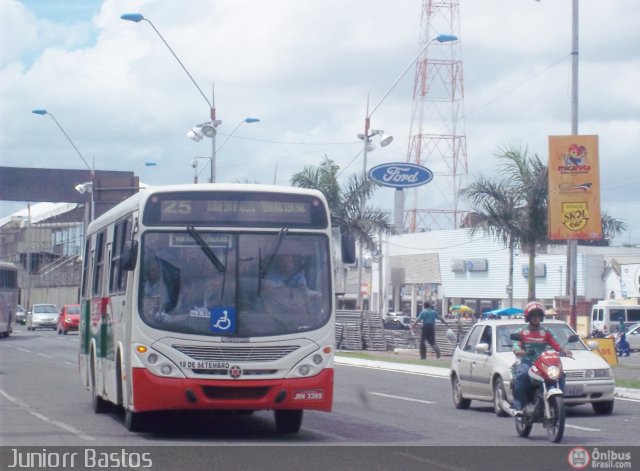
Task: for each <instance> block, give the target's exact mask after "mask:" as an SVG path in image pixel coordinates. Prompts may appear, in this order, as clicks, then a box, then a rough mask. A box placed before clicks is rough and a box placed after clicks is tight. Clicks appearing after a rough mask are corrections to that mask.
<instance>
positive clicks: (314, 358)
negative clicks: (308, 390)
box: [286, 347, 333, 378]
mask: <svg viewBox="0 0 640 471" xmlns="http://www.w3.org/2000/svg"><path fill="white" fill-rule="evenodd" d="M332 358H333V349H332V348H331V347H325V348H323V349H321V350H316V351H315V352H313V353H312V354H310V355H308V356H306V357H305V358H304V359H303V360H302V361H300V362H299V363H298V364H297V365H296V366H295V367H293V368H292V369H291V371H289V374H287V376H286V377H287V378H308V377H309V376H315V375H317V374H319V373H320V372H321V371H322V370H323V369H325V368H326V367H327V364H329V362H330V361H331V359H332Z"/></svg>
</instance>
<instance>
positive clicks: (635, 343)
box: [625, 322, 640, 351]
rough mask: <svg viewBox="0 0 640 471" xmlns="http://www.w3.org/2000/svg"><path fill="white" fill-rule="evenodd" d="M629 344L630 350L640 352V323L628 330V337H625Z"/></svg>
mask: <svg viewBox="0 0 640 471" xmlns="http://www.w3.org/2000/svg"><path fill="white" fill-rule="evenodd" d="M625 338H626V339H627V342H629V349H630V350H631V351H633V350H640V322H639V323H637V324H633V325H632V326H630V327H629V328H628V329H627V335H626V336H625Z"/></svg>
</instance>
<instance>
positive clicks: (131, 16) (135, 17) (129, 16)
mask: <svg viewBox="0 0 640 471" xmlns="http://www.w3.org/2000/svg"><path fill="white" fill-rule="evenodd" d="M120 18H121V19H123V20H125V21H133V22H134V23H140V22H141V21H146V22H147V23H149V25H151V27H152V28H153V30H154V31H155V32H156V34H157V35H158V37H159V38H160V39H161V40H162V42H163V43H164V45H165V46H167V49H169V51H170V52H171V54H172V55H173V57H175V59H176V60H177V61H178V64H180V67H182V70H184V71H185V73H186V74H187V76H188V77H189V79H190V80H191V82H192V83H193V84H194V85H195V87H196V89H197V90H198V92H199V93H200V95H202V98H204V100H205V101H206V102H207V105H209V118H210V119H211V122H210V123H209V125H210V133H211V135H209V134H208V133H207V136H209V137H211V141H212V142H211V176H210V178H209V182H210V183H215V181H216V128H217V126H218V125H220V124H222V121H217V120H216V107H215V91H214V87H213V85H212V86H211V101H209V98H207V96H206V95H205V94H204V92H203V91H202V89H201V88H200V87H199V86H198V84H197V83H196V81H195V80H194V78H193V77H192V76H191V74H190V73H189V71H188V70H187V68H186V67H185V65H184V64H183V63H182V61H181V60H180V58H179V57H178V56H177V54H176V53H175V52H174V51H173V49H171V46H169V43H168V42H167V41H166V40H165V39H164V37H163V36H162V34H160V31H158V28H156V27H155V25H154V24H153V23H152V22H151V20H149V19H147V18H145V17H144V16H142V15H141V14H140V13H125V14H124V15H121V16H120Z"/></svg>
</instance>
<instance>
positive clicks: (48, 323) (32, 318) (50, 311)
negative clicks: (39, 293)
mask: <svg viewBox="0 0 640 471" xmlns="http://www.w3.org/2000/svg"><path fill="white" fill-rule="evenodd" d="M57 326H58V308H57V307H56V305H55V304H34V305H33V306H32V307H31V311H29V313H28V314H27V330H36V329H53V330H56V327H57Z"/></svg>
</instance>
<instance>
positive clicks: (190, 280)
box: [79, 184, 353, 433]
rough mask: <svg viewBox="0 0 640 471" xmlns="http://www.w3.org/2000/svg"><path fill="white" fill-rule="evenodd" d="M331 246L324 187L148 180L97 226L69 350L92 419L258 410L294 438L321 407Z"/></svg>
mask: <svg viewBox="0 0 640 471" xmlns="http://www.w3.org/2000/svg"><path fill="white" fill-rule="evenodd" d="M332 240H333V239H332V230H331V221H330V216H329V209H328V207H327V203H326V201H325V198H324V197H323V195H322V194H321V193H320V192H318V191H314V190H305V189H300V188H292V187H278V186H267V185H246V184H202V185H172V186H164V187H153V188H151V187H150V188H146V189H144V190H142V191H141V192H140V193H138V194H136V195H134V196H132V197H130V198H129V199H127V200H126V201H124V202H122V203H120V204H119V205H117V206H116V207H114V208H113V209H111V210H110V211H108V212H107V213H105V214H104V215H102V216H101V217H99V218H98V219H96V220H95V221H93V222H92V223H91V224H90V225H89V228H88V230H87V240H86V247H85V257H84V266H83V277H82V315H81V321H80V356H79V358H80V372H81V376H82V380H83V382H84V384H85V385H86V387H87V388H88V389H89V390H90V391H91V394H92V405H93V408H94V410H95V411H96V413H98V412H103V411H105V410H107V409H108V407H109V406H110V405H112V404H115V405H118V406H121V407H122V408H123V409H124V411H125V425H126V427H127V428H128V429H129V430H132V431H133V430H139V429H142V428H144V418H145V415H144V412H147V411H164V410H193V409H199V410H204V409H207V410H235V411H253V410H265V409H267V410H274V411H275V422H276V428H277V430H278V431H279V432H281V433H296V432H298V431H299V429H300V425H301V422H302V414H303V410H305V409H313V410H321V411H330V410H331V408H332V401H333V378H334V373H333V356H334V344H335V333H334V322H335V299H334V288H333V281H332V278H333V277H332V274H333V271H332V270H333V264H334V261H333V256H332V254H333V242H332ZM345 247H346V252H342V251H341V253H349V254H352V253H353V247H352V244H351V243H349V242H347V243H346V244H343V250H345ZM349 256H350V255H349ZM285 259H286V261H287V262H288V263H289V269H290V270H291V274H290V275H286V276H282V275H278V274H277V269H280V268H281V267H282V265H283V263H282V262H283V260H285ZM349 261H350V260H349Z"/></svg>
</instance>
